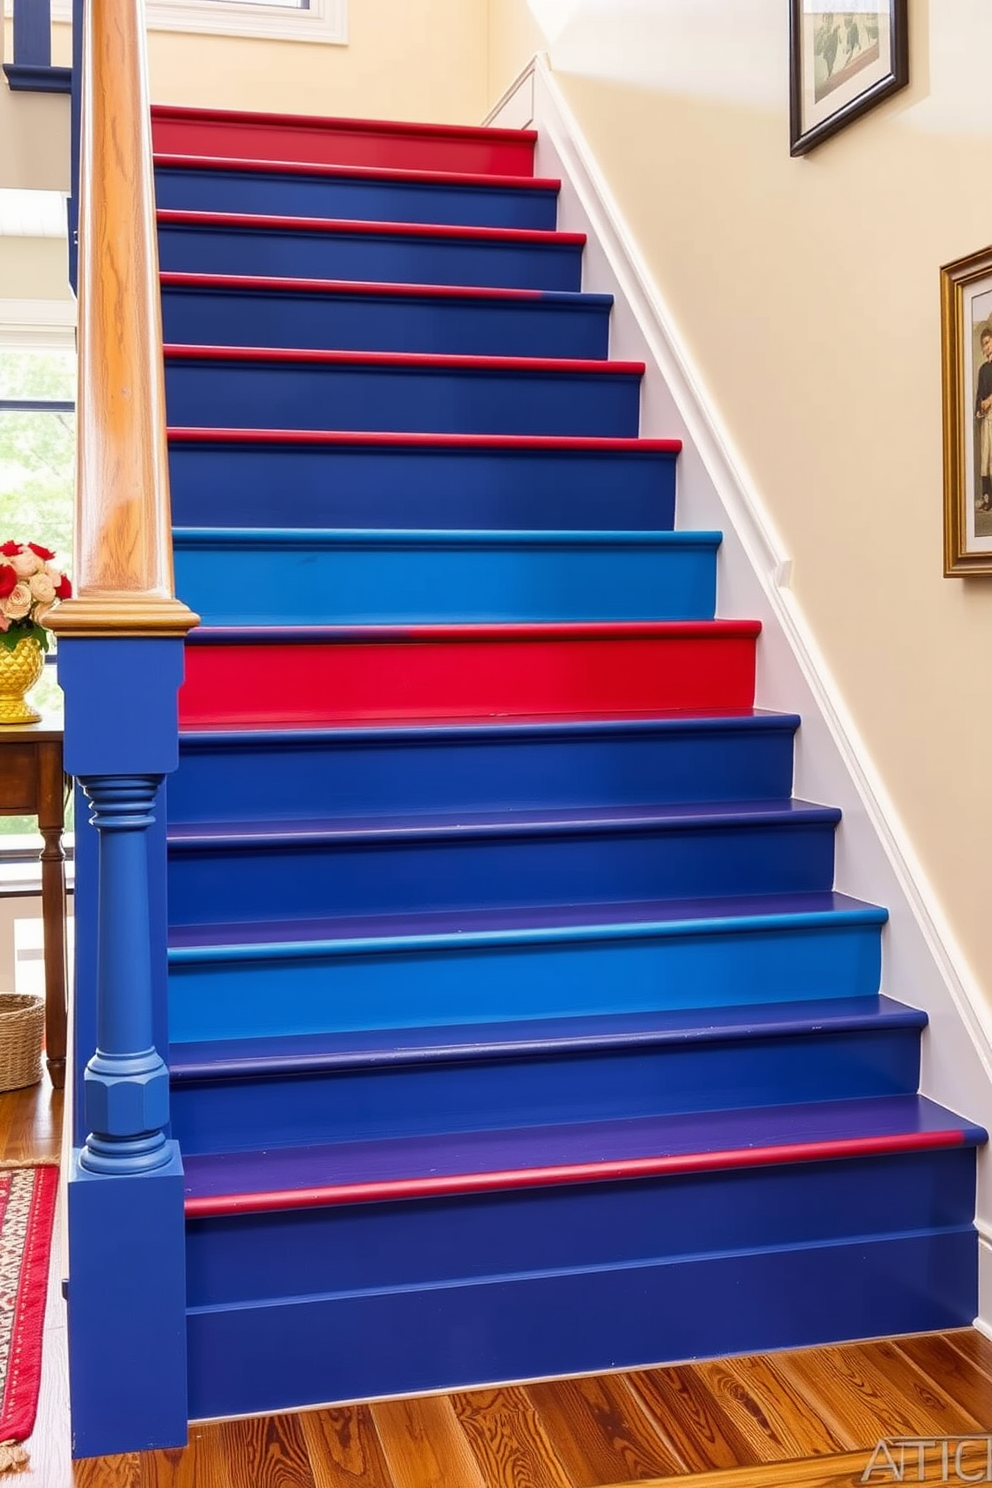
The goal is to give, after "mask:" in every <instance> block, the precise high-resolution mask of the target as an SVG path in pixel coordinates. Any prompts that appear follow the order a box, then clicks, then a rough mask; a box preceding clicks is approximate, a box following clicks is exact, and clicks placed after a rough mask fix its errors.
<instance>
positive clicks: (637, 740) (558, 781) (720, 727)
mask: <svg viewBox="0 0 992 1488" xmlns="http://www.w3.org/2000/svg"><path fill="white" fill-rule="evenodd" d="M798 727H799V718H798V716H797V715H796V714H774V713H767V712H762V711H760V710H754V709H749V710H747V711H745V712H741V713H739V714H722V713H719V714H709V715H695V716H693V715H691V714H683V713H675V714H670V715H667V716H666V715H660V714H656V715H652V716H649V717H635V718H603V719H586V718H572V719H556V720H550V721H549V720H548V719H540V720H538V719H533V720H527V719H520V720H512V721H507V720H490V719H482V720H480V719H474V720H463V721H461V722H456V721H454V720H452V721H451V722H450V723H430V724H427V725H425V726H418V727H413V728H411V727H409V726H403V725H399V724H394V725H392V726H390V727H386V728H382V727H379V728H348V727H339V728H333V729H316V730H300V731H298V732H292V733H291V732H279V731H265V730H259V731H257V732H252V733H244V732H237V731H227V730H225V731H223V732H218V731H217V730H212V731H209V732H200V733H187V734H184V735H182V736H181V738H180V757H181V760H182V768H181V770H179V771H178V772H177V774H176V775H175V776H173V777H171V778H170V781H169V820H170V821H171V822H172V823H174V824H178V823H180V822H203V821H207V820H209V821H212V822H222V821H239V820H241V821H244V820H248V819H250V818H252V817H253V818H254V819H255V820H278V819H280V818H281V819H282V820H285V821H289V820H293V819H295V818H299V819H301V820H305V819H306V818H308V817H309V816H310V815H311V814H312V812H313V803H314V802H315V801H320V802H321V804H322V809H323V810H324V811H327V812H332V813H333V814H334V815H335V816H337V817H338V818H339V819H341V818H345V817H353V816H363V815H364V816H372V815H387V816H388V815H391V814H393V815H395V814H397V813H399V812H400V811H406V812H432V811H445V810H448V811H454V810H466V809H469V810H472V809H474V810H482V811H486V810H489V811H499V810H507V811H508V810H511V809H513V810H528V809H533V808H538V807H544V808H554V807H555V806H558V805H579V804H585V805H588V806H595V805H607V804H609V803H611V802H612V803H619V802H629V803H637V802H641V801H646V800H655V801H662V800H665V801H679V800H681V801H704V800H722V801H729V800H765V799H779V800H781V799H783V798H784V797H787V796H788V795H789V794H790V791H791V787H792V751H793V739H794V735H795V731H796V729H797V728H798ZM259 772H264V775H265V780H266V786H265V790H264V792H260V791H259V789H258V779H259Z"/></svg>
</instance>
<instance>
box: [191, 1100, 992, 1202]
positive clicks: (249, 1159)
mask: <svg viewBox="0 0 992 1488" xmlns="http://www.w3.org/2000/svg"><path fill="white" fill-rule="evenodd" d="M987 1135H988V1134H987V1133H986V1132H985V1131H984V1129H983V1128H982V1127H980V1126H976V1125H974V1124H973V1123H970V1122H967V1121H964V1120H963V1119H962V1118H961V1117H958V1116H956V1115H954V1114H952V1113H951V1112H949V1111H947V1110H945V1109H944V1108H943V1107H942V1106H938V1105H936V1104H935V1103H934V1102H933V1101H930V1100H927V1099H926V1098H925V1097H924V1096H918V1095H908V1096H907V1095H899V1096H879V1097H875V1098H873V1099H870V1100H854V1101H844V1100H836V1101H816V1102H812V1103H809V1104H796V1105H780V1106H760V1107H749V1108H746V1109H744V1110H733V1111H727V1110H720V1111H702V1112H692V1113H685V1112H680V1113H679V1114H678V1115H676V1116H669V1117H664V1116H661V1117H640V1118H635V1119H632V1120H627V1121H612V1122H611V1121H604V1122H593V1123H588V1124H583V1123H566V1124H564V1125H560V1126H551V1125H546V1126H534V1127H521V1128H514V1129H512V1130H509V1131H495V1132H494V1131H477V1132H456V1133H451V1134H448V1133H446V1134H443V1135H439V1136H430V1135H427V1136H417V1137H405V1136H400V1137H394V1138H392V1139H390V1140H388V1141H379V1142H354V1143H348V1142H332V1143H328V1144H327V1145H326V1146H324V1147H302V1148H294V1149H289V1148H281V1149H278V1150H276V1151H273V1152H224V1153H204V1154H199V1155H196V1156H193V1157H191V1158H190V1159H189V1162H188V1164H187V1167H186V1185H185V1186H186V1193H187V1195H190V1196H193V1195H195V1196H197V1197H203V1198H206V1197H208V1196H212V1195H218V1194H239V1193H241V1194H246V1195H247V1194H266V1193H277V1194H280V1195H282V1196H283V1198H284V1200H285V1202H284V1204H283V1205H279V1204H274V1205H273V1207H291V1206H292V1203H293V1200H292V1197H291V1195H292V1194H293V1193H294V1191H295V1192H297V1193H300V1194H304V1193H306V1192H307V1191H309V1190H316V1189H323V1188H326V1189H329V1190H331V1191H332V1195H333V1197H331V1198H330V1200H329V1201H330V1202H334V1201H335V1200H336V1201H338V1202H347V1201H348V1196H347V1190H348V1188H349V1187H352V1186H357V1187H358V1188H359V1193H358V1194H357V1195H356V1198H357V1199H358V1200H359V1201H361V1199H362V1198H363V1197H364V1196H363V1195H362V1194H361V1191H360V1189H361V1185H365V1184H376V1183H382V1184H387V1183H397V1184H405V1183H407V1182H410V1181H412V1180H416V1179H422V1180H424V1181H425V1183H428V1182H432V1181H434V1182H436V1181H437V1180H439V1179H443V1178H446V1177H457V1178H462V1177H465V1178H466V1179H467V1181H466V1184H465V1189H464V1191H466V1192H468V1191H470V1190H471V1177H472V1176H473V1175H480V1176H484V1175H496V1174H501V1175H506V1179H507V1182H506V1185H505V1186H506V1187H507V1188H513V1187H515V1186H518V1184H517V1183H515V1181H514V1179H515V1178H516V1179H517V1180H518V1181H519V1186H523V1182H524V1174H526V1173H528V1172H532V1171H533V1170H553V1169H564V1170H567V1169H569V1168H573V1167H575V1168H582V1169H583V1170H585V1169H586V1168H587V1167H588V1166H590V1165H602V1167H603V1170H604V1174H603V1175H604V1177H610V1176H613V1175H612V1173H610V1172H609V1171H608V1165H610V1164H616V1163H623V1162H627V1161H630V1162H636V1161H638V1160H640V1159H655V1158H659V1159H664V1158H678V1157H685V1158H687V1159H688V1160H689V1167H690V1168H691V1167H692V1166H693V1163H694V1160H695V1161H696V1162H698V1166H699V1167H700V1168H701V1169H702V1168H705V1166H706V1159H707V1157H714V1158H718V1159H719V1158H720V1157H721V1156H725V1157H726V1158H727V1164H726V1165H727V1166H728V1167H730V1166H737V1165H747V1166H750V1165H752V1163H753V1162H754V1161H755V1160H756V1161H757V1162H761V1161H762V1159H764V1160H765V1161H768V1162H774V1161H776V1160H778V1161H788V1162H794V1161H797V1160H801V1153H800V1150H799V1149H801V1148H803V1147H805V1146H808V1147H810V1148H812V1149H814V1152H813V1157H814V1160H815V1158H816V1156H817V1155H818V1154H817V1152H816V1151H815V1149H816V1148H818V1147H819V1146H821V1145H823V1144H834V1143H836V1144H844V1143H858V1142H865V1143H866V1144H867V1142H869V1141H870V1140H871V1139H892V1138H899V1137H903V1138H907V1139H909V1140H912V1139H914V1138H924V1137H927V1136H929V1137H933V1138H938V1137H941V1136H943V1137H945V1138H946V1145H948V1146H958V1145H960V1146H978V1145H980V1144H981V1143H983V1142H985V1141H986V1140H987ZM776 1149H786V1150H787V1152H788V1155H787V1156H785V1157H784V1158H783V1157H782V1156H781V1155H780V1154H779V1153H778V1152H777V1151H776ZM547 1181H548V1182H553V1181H554V1179H553V1177H552V1176H551V1175H550V1174H549V1176H548V1180H547ZM560 1181H566V1180H565V1179H562V1180H560ZM586 1181H588V1180H587V1179H586ZM482 1186H484V1185H482ZM259 1207H263V1206H261V1205H260V1206H259Z"/></svg>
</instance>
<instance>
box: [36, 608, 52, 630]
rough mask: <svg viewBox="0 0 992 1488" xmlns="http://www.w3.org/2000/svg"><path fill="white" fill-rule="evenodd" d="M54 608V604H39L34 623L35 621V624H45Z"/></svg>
mask: <svg viewBox="0 0 992 1488" xmlns="http://www.w3.org/2000/svg"><path fill="white" fill-rule="evenodd" d="M54 608H55V606H54V605H53V604H42V605H39V606H38V608H37V609H36V610H35V612H34V623H35V625H44V624H45V621H46V620H47V618H48V616H49V615H50V614H51V613H52V611H53V610H54Z"/></svg>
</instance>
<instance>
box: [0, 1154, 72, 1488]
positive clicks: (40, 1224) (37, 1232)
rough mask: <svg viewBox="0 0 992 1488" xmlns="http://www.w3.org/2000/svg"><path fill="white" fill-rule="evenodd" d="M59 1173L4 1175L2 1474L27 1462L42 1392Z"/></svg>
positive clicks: (0, 1199)
mask: <svg viewBox="0 0 992 1488" xmlns="http://www.w3.org/2000/svg"><path fill="white" fill-rule="evenodd" d="M58 1181H59V1170H58V1168H56V1167H44V1168H16V1169H14V1170H12V1171H5V1172H0V1472H2V1471H4V1470H5V1469H7V1468H10V1467H17V1466H20V1465H21V1464H22V1463H23V1462H24V1461H25V1453H24V1452H23V1449H21V1448H19V1447H16V1446H14V1445H12V1444H13V1443H16V1442H21V1441H24V1439H25V1438H26V1437H28V1436H30V1435H31V1432H32V1430H33V1428H34V1418H35V1415H36V1414H37V1410H38V1392H39V1389H40V1386H41V1338H42V1329H43V1327H44V1322H45V1300H46V1297H47V1293H48V1260H49V1255H50V1252H51V1248H52V1221H53V1219H54V1216H55V1196H56V1193H57V1191H58Z"/></svg>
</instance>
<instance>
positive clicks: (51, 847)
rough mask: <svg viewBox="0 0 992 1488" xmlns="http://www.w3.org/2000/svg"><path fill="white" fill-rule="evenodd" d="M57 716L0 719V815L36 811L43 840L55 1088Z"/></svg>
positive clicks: (59, 1083)
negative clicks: (33, 720) (29, 720)
mask: <svg viewBox="0 0 992 1488" xmlns="http://www.w3.org/2000/svg"><path fill="white" fill-rule="evenodd" d="M65 797H66V780H65V773H64V771H63V768H62V720H61V719H60V718H43V719H42V721H41V722H40V723H26V724H22V723H5V724H0V816H36V817H37V818H38V829H39V831H40V832H41V835H42V838H43V839H44V844H45V845H44V847H43V848H42V853H41V913H42V920H43V924H44V932H45V1056H46V1060H47V1063H48V1073H49V1075H50V1077H51V1081H52V1084H53V1085H54V1086H55V1088H56V1090H61V1089H62V1087H63V1085H64V1084H65V1027H66V996H65V989H66V955H65V853H64V852H63V850H62V830H63V827H64V825H65Z"/></svg>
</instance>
